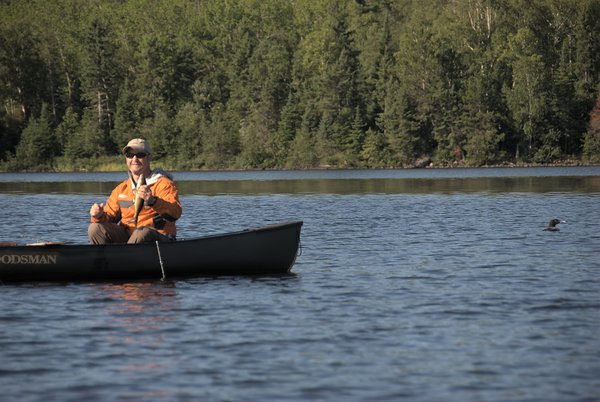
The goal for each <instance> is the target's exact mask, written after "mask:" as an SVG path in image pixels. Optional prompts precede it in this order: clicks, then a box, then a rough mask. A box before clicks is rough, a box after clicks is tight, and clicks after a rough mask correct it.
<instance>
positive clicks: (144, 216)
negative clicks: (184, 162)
mask: <svg viewBox="0 0 600 402" xmlns="http://www.w3.org/2000/svg"><path fill="white" fill-rule="evenodd" d="M146 184H147V185H148V187H150V189H151V190H152V195H154V196H155V197H157V200H156V203H154V205H152V206H148V205H144V207H143V208H142V211H141V212H140V215H139V217H138V223H137V227H142V226H147V227H151V228H154V229H156V230H158V231H159V232H160V233H162V234H170V235H173V236H175V235H176V234H177V228H176V227H175V221H176V220H177V219H179V217H180V216H181V203H180V202H179V195H178V193H179V191H178V190H177V187H176V186H175V183H173V180H172V179H171V177H170V176H169V175H168V173H166V172H163V171H162V170H159V169H155V170H154V171H153V172H152V175H151V176H150V177H149V178H146ZM134 188H135V185H134V183H133V180H132V179H131V178H128V179H125V180H123V181H122V182H121V183H120V184H119V185H118V186H117V187H115V189H114V190H113V191H112V193H111V194H110V197H109V198H108V201H106V205H105V206H104V215H102V216H100V217H99V218H92V219H91V221H92V222H114V223H117V222H119V221H121V225H123V226H124V227H125V228H126V229H127V231H128V232H129V234H131V233H133V231H134V230H135V228H136V225H135V223H133V216H134V215H135V205H134V200H135V196H134V193H133V189H134Z"/></svg>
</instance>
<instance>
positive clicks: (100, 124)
mask: <svg viewBox="0 0 600 402" xmlns="http://www.w3.org/2000/svg"><path fill="white" fill-rule="evenodd" d="M599 93H600V0H425V1H423V0H152V1H148V0H85V1H84V0H52V1H47V0H0V104H1V105H2V110H1V112H0V170H4V171H54V170H62V171H69V170H102V169H110V168H114V166H117V168H121V169H122V168H123V163H122V159H121V158H122V156H120V154H119V153H120V149H121V148H122V147H123V146H124V144H125V143H126V142H127V141H128V140H129V139H131V138H136V137H142V138H146V139H148V140H149V141H150V142H151V144H152V146H153V148H154V152H153V158H154V160H155V161H158V162H159V163H160V164H161V165H162V166H165V167H168V168H170V169H180V170H184V169H187V170H192V169H306V168H323V167H336V168H388V167H390V168H391V167H422V166H486V165H497V164H519V163H521V164H530V163H531V164H553V163H558V162H560V161H567V160H575V161H579V162H583V163H598V162H600V125H599V124H592V123H593V119H592V117H591V116H593V115H594V111H595V113H596V116H597V115H598V113H597V112H598V108H599V107H600V103H598V104H597V102H600V96H599Z"/></svg>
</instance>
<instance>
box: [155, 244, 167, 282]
mask: <svg viewBox="0 0 600 402" xmlns="http://www.w3.org/2000/svg"><path fill="white" fill-rule="evenodd" d="M156 251H158V262H160V270H161V271H162V278H160V280H161V281H164V280H165V279H166V275H165V267H164V265H163V260H162V257H161V255H160V247H158V240H157V241H156Z"/></svg>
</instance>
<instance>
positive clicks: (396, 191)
mask: <svg viewBox="0 0 600 402" xmlns="http://www.w3.org/2000/svg"><path fill="white" fill-rule="evenodd" d="M122 178H123V174H120V173H106V174H6V173H5V174H0V206H1V208H0V228H1V230H0V241H3V240H4V241H5V240H12V241H18V242H20V243H26V242H30V241H36V240H54V241H66V242H72V243H84V242H86V236H85V228H86V225H87V222H88V219H89V215H88V211H89V206H90V205H91V203H93V202H97V201H104V200H105V199H106V196H107V194H108V192H109V191H110V190H111V189H112V187H113V186H114V184H115V183H116V182H118V181H120V180H121V179H122ZM175 179H176V180H177V182H178V183H179V187H180V189H181V200H182V203H183V206H184V216H183V217H182V219H181V220H180V222H179V235H180V237H184V238H186V237H194V236H197V235H203V234H211V233H217V232H226V231H230V230H238V229H243V228H246V227H250V226H256V225H260V224H263V223H273V222H278V221H284V220H296V219H299V220H303V221H304V222H305V224H304V227H303V232H302V253H301V255H300V256H299V257H298V259H297V262H296V265H295V266H294V269H293V272H294V275H290V276H284V277H260V278H247V277H231V278H194V279H188V280H177V281H169V280H167V281H165V282H160V281H155V282H132V283H100V284H94V283H78V284H63V285H58V284H24V285H4V286H2V285H0V306H1V307H2V308H1V309H0V399H1V400H2V401H48V400H57V401H82V400H86V401H117V400H119V401H307V400H310V401H334V400H335V401H338V400H344V401H398V400H406V401H461V402H464V401H598V400H600V258H599V257H600V167H588V168H543V169H449V170H438V169H426V170H381V171H308V172H177V173H175ZM554 217H557V218H560V219H563V220H566V221H567V223H564V224H561V225H560V232H546V231H543V228H544V227H545V226H546V225H547V223H548V221H549V220H550V219H551V218H554Z"/></svg>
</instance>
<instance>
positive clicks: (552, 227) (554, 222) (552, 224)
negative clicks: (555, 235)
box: [544, 218, 566, 232]
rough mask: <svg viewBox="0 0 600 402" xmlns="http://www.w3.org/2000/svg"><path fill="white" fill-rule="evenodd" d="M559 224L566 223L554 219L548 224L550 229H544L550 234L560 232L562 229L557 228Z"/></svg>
mask: <svg viewBox="0 0 600 402" xmlns="http://www.w3.org/2000/svg"><path fill="white" fill-rule="evenodd" d="M559 223H566V222H565V221H561V220H560V219H556V218H555V219H552V220H551V221H550V222H548V227H547V228H546V229H544V230H545V231H548V232H559V231H560V229H559V228H557V227H556V225H558V224H559Z"/></svg>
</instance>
